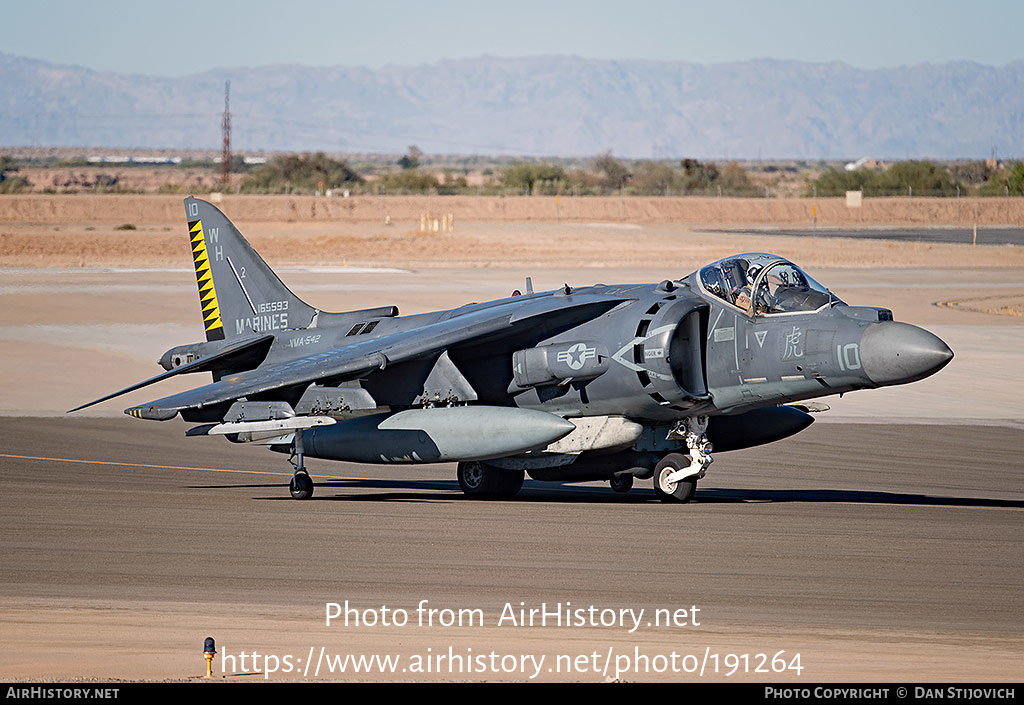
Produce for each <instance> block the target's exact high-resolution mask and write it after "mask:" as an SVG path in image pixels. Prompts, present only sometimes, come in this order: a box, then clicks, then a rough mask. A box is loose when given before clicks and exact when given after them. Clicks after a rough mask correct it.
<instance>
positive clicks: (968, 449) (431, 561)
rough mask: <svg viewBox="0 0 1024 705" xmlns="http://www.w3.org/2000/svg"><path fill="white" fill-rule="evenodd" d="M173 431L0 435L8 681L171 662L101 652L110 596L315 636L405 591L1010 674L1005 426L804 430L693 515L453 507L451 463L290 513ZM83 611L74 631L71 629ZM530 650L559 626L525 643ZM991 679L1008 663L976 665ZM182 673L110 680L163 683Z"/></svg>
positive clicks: (1014, 648) (611, 506)
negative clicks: (693, 616)
mask: <svg viewBox="0 0 1024 705" xmlns="http://www.w3.org/2000/svg"><path fill="white" fill-rule="evenodd" d="M183 430H184V425H182V424H180V423H176V422H170V423H166V424H157V423H152V422H138V421H134V420H131V419H127V418H125V419H108V418H75V419H54V418H47V419H43V418H16V417H6V418H0V437H2V438H3V439H4V443H3V448H2V454H0V537H2V555H3V570H2V571H0V600H2V605H3V606H4V607H5V609H3V610H0V621H2V622H4V624H3V627H4V630H5V631H6V633H7V635H8V636H7V639H15V638H20V639H25V640H26V642H27V643H29V644H30V645H33V648H34V650H33V648H28V647H26V649H25V650H24V654H27V655H25V656H24V659H25V660H24V661H23V662H15V661H11V660H10V658H13V657H9V658H8V659H7V664H6V668H5V664H4V661H3V660H0V674H2V675H3V676H4V677H6V678H8V679H9V678H11V677H15V676H21V675H24V674H26V673H28V674H29V677H31V674H32V673H35V674H36V675H37V676H38V675H49V676H56V677H64V678H67V677H73V676H78V675H82V674H99V675H101V676H102V675H104V674H105V675H106V676H107V677H110V675H111V674H110V673H109V672H104V671H103V670H102V668H103V667H101V666H99V665H96V664H98V663H101V662H103V661H105V660H107V657H106V656H104V653H106V650H107V649H109V648H111V644H110V642H109V639H121V640H129V641H132V640H134V641H133V647H132V648H134V649H136V650H138V652H139V653H140V654H145V653H149V652H157V653H158V652H160V650H161V649H165V650H171V651H172V652H173V651H175V650H176V652H181V651H183V650H185V651H187V649H186V648H185V647H184V646H183V645H182V644H180V643H177V640H178V639H179V638H180V634H178V633H177V632H175V625H169V624H163V623H156V622H154V623H153V625H148V626H147V627H146V628H145V630H143V631H138V630H137V629H136V631H137V632H138V633H136V632H132V631H131V629H132V628H136V627H137V626H138V625H137V624H136V621H132V622H131V625H132V627H131V628H130V627H129V626H127V625H126V626H125V627H124V628H123V629H122V630H121V631H118V630H117V629H113V627H111V629H113V631H112V632H111V634H113V635H116V636H110V637H104V640H103V641H101V642H97V643H94V642H93V641H90V639H91V638H92V635H93V634H95V633H101V632H97V631H96V630H97V629H99V627H97V626H96V624H93V622H92V621H91V620H94V619H99V620H100V622H103V620H104V619H106V617H102V618H101V617H95V616H94V612H96V609H98V608H95V605H105V606H107V607H109V605H110V604H111V603H113V604H115V605H120V606H121V607H117V608H115V609H113V610H112V612H111V614H115V615H116V614H120V613H122V612H123V611H124V609H125V608H124V605H131V606H133V607H132V608H131V609H132V610H136V611H141V612H146V611H147V610H151V609H152V610H157V609H158V606H160V605H165V604H168V603H176V604H185V605H188V607H187V608H186V609H185V611H188V612H193V613H196V614H205V613H204V611H203V610H204V608H203V607H202V606H203V605H212V604H217V605H221V608H219V611H218V615H219V618H221V619H223V617H224V615H223V613H224V608H223V606H224V605H228V606H234V607H231V608H229V609H228V610H227V611H228V612H229V613H231V611H232V610H233V609H237V610H238V614H245V615H248V616H247V617H246V620H248V621H247V624H249V625H250V626H253V627H254V628H255V626H258V625H259V624H260V620H273V619H275V618H277V617H280V616H281V615H284V614H286V613H287V614H292V613H295V612H298V613H300V614H306V615H307V616H308V617H309V619H308V622H307V626H306V627H303V628H301V629H300V632H302V629H306V630H308V632H309V633H310V634H318V635H319V636H318V637H317V638H320V639H321V640H322V639H323V634H322V632H323V627H322V624H323V610H324V607H323V604H324V603H325V602H328V601H342V600H350V601H352V603H353V604H362V605H365V606H371V605H380V604H389V605H404V606H407V607H410V608H412V607H415V606H416V604H417V603H418V602H419V601H420V600H422V599H427V600H430V602H431V604H434V605H439V606H449V607H455V606H462V605H469V606H472V607H479V608H481V609H483V610H486V611H488V612H493V613H495V614H496V613H497V612H498V611H499V610H500V609H501V607H502V605H503V604H504V603H505V602H512V603H515V604H518V603H519V602H520V601H522V602H525V603H527V604H534V603H539V602H541V601H547V602H548V603H553V602H559V601H571V602H572V603H573V604H576V605H585V604H595V605H603V606H607V607H651V608H654V607H668V606H673V605H675V606H686V607H689V606H690V605H700V606H701V610H702V613H703V616H704V620H705V621H704V624H705V625H708V627H707V628H708V629H710V630H712V631H713V632H715V633H717V634H719V636H721V635H723V634H732V637H730V638H732V639H733V640H742V639H744V638H748V636H749V638H750V639H754V638H755V637H754V635H756V634H760V635H761V637H762V638H767V637H765V636H764V635H766V634H767V635H771V636H770V638H771V639H774V640H775V641H776V642H786V640H787V639H795V638H797V637H795V636H793V635H796V634H806V633H807V631H808V630H810V631H812V632H815V630H816V633H820V634H833V635H834V634H836V633H838V634H840V635H841V636H834V637H829V638H836V639H839V642H838V643H832V644H831V645H830V646H829V647H828V649H829V651H828V656H827V658H826V657H825V656H821V657H820V658H819V659H818V664H817V665H818V666H819V670H818V671H817V676H814V675H810V679H811V680H817V679H821V678H822V677H823V675H824V676H825V677H827V676H829V675H831V676H832V677H837V678H845V679H867V680H878V679H880V678H882V677H884V676H885V674H886V673H888V672H889V670H887V669H892V668H893V664H892V663H887V661H889V662H891V660H892V658H893V657H892V654H893V653H903V651H901V650H903V649H906V648H914V649H917V650H918V651H919V652H921V653H922V654H924V653H931V652H929V649H930V648H931V646H929V644H932V645H934V644H937V643H940V642H942V643H946V645H947V647H948V648H947V650H948V653H945V652H944V653H945V655H935V656H934V657H928V658H930V659H932V660H928V658H925V657H924V656H919V658H925V661H924V662H923V665H921V666H920V669H919V671H917V673H918V677H927V674H929V673H932V672H933V671H934V673H933V675H934V676H935V678H936V679H939V680H950V679H958V678H962V679H971V678H972V677H978V676H979V675H980V676H981V677H982V679H991V678H998V677H999V676H1000V674H1002V675H1004V676H1005V679H1008V680H1020V678H1021V677H1022V676H1024V670H1022V667H1021V665H1020V664H1021V663H1024V660H1022V659H1021V655H1024V620H1022V618H1021V616H1022V615H1024V592H1022V591H1021V589H1020V583H1021V577H1022V572H1021V566H1022V565H1024V560H1022V559H1024V522H1022V518H1024V514H1022V509H1024V476H1022V473H1021V469H1022V468H1021V455H1020V431H1019V429H1014V428H1007V427H1001V426H953V425H950V426H940V425H913V424H893V425H879V424H864V425H856V424H849V425H847V424H840V423H829V424H820V423H819V424H815V425H813V426H812V427H811V428H809V429H808V430H807V431H805V432H803V433H802V434H800V435H799V436H797V437H794V438H791V439H787V440H785V441H781V442H778V443H775V444H772V445H769V446H764V447H761V448H756V449H751V450H746V451H739V452H734V453H722V454H718V455H717V456H716V462H715V464H714V465H713V466H712V467H711V469H710V470H709V475H708V478H707V479H706V480H705V481H703V482H702V484H701V485H700V486H699V487H698V490H697V494H696V501H695V502H694V503H692V504H689V505H666V504H662V503H660V502H657V501H656V500H655V498H654V494H653V491H652V490H651V489H650V486H649V482H648V481H639V482H638V484H637V486H636V487H634V489H633V491H632V492H630V493H629V494H627V495H618V494H615V493H613V492H611V491H610V490H609V489H608V488H607V486H606V485H601V484H600V483H587V484H582V485H571V484H549V483H538V482H533V481H530V480H527V482H526V484H525V485H524V489H523V491H522V493H521V494H520V495H519V496H518V497H517V498H515V499H513V500H507V501H478V500H469V499H466V498H464V497H463V495H462V494H461V493H460V491H459V489H458V485H457V483H456V481H455V478H454V475H455V469H454V466H453V465H439V466H417V467H407V468H393V467H392V468H388V467H377V466H364V465H351V464H343V463H330V462H327V461H318V460H311V461H309V462H310V470H311V473H312V474H313V477H314V480H315V481H316V482H317V488H316V494H315V497H314V498H313V499H312V500H311V501H307V502H297V501H294V500H291V499H290V498H289V497H288V494H287V487H286V483H287V479H288V474H289V473H288V472H287V465H286V458H285V456H283V455H278V454H276V453H271V452H269V451H266V450H264V449H262V448H254V447H249V446H234V445H231V444H229V443H226V442H224V441H223V440H221V439H208V438H207V439H192V438H189V439H186V438H184V437H183V435H182V434H183ZM90 605H92V606H93V607H89V606H90ZM243 606H244V608H243ZM58 608H59V609H58ZM54 609H56V610H57V612H53V610H54ZM76 609H77V610H85V611H86V612H88V614H89V616H88V618H86V617H81V615H79V616H80V617H81V619H79V620H78V621H76V619H72V618H69V617H67V611H68V610H71V611H72V612H73V611H74V610H76ZM61 610H63V611H61ZM89 610H93V611H92V612H90V611H89ZM51 612H53V614H54V615H64V616H52V617H51V616H46V615H50V614H51ZM28 614H33V615H36V617H37V621H36V622H32V620H30V619H28V617H27V616H26V615H28ZM104 614H106V613H104ZM39 615H43V616H39ZM253 615H255V616H253ZM111 619H114V618H113V617H111ZM211 619H212V617H211ZM51 620H56V621H61V622H62V625H61V626H58V625H55V624H51ZM82 620H85V621H84V622H83V621H82ZM115 621H116V620H115ZM172 621H173V620H172ZM179 621H180V620H179ZM64 622H66V623H64ZM104 623H105V622H104ZM69 624H70V625H72V626H68V625H69ZM268 624H269V622H268ZM74 625H77V627H75V626H74ZM83 625H84V626H83ZM154 625H155V626H154ZM161 625H162V626H161ZM107 626H110V625H109V624H108V625H107ZM62 629H63V630H64V631H67V630H68V629H71V630H72V633H75V632H74V630H75V629H80V630H83V633H81V634H78V635H77V636H74V637H67V638H68V639H75V641H69V644H71V645H69V646H67V651H68V652H69V653H71V652H75V649H78V651H80V652H81V653H79V654H78V655H77V656H75V657H74V658H72V659H71V660H70V661H69V662H67V663H65V664H64V665H63V666H59V667H56V666H55V667H54V668H56V669H57V670H53V669H51V670H45V669H43V670H38V668H39V663H40V662H41V661H42V662H45V660H46V658H47V654H48V653H50V651H54V650H53V648H52V646H50V645H49V644H50V643H51V642H48V641H47V638H49V637H46V638H44V636H43V635H44V634H46V635H49V634H52V633H60V634H64V631H61V630H62ZM224 629H225V628H222V631H223V630H224ZM268 629H269V627H268ZM837 630H838V631H837ZM271 631H273V630H271ZM129 633H132V634H135V636H131V637H129V636H127V635H128V634H129ZM302 633H303V634H304V633H305V632H302ZM15 634H17V635H19V636H15ZM279 634H280V632H279V631H277V632H275V638H280V637H279ZM858 634H859V635H861V636H855V635H858ZM865 634H866V635H869V636H867V637H865V636H863V635H865ZM908 635H910V636H908ZM300 636H301V635H300ZM545 637H547V638H549V639H550V638H554V633H547V632H538V631H534V632H530V633H529V639H528V641H529V640H534V641H536V640H540V641H541V642H543V640H544V638H545ZM188 638H193V637H192V634H191V632H190V633H189V637H188ZM195 638H198V639H199V640H200V642H199V643H201V635H200V634H199V633H198V631H197V632H196V637H195ZM636 638H637V639H641V637H639V636H638V637H636ZM722 638H724V637H722ZM53 639H58V637H57V636H53ZM5 640H6V639H5ZM299 640H300V641H301V638H300V639H299ZM908 640H909V642H919V643H918V645H917V646H912V645H910V643H908ZM172 642H173V643H172ZM641 643H643V642H641ZM8 646H10V643H8ZM191 646H192V645H191V644H190V645H189V647H190V648H191ZM547 646H548V647H550V646H551V644H550V643H548V644H547ZM378 647H379V644H378ZM737 648H738V647H737ZM48 649H49V650H50V651H48ZM967 652H970V655H969V656H968V655H967ZM76 653H77V652H76ZM51 656H52V657H53V658H57V662H58V663H59V661H60V660H59V658H58V657H57V656H56V655H54V654H51ZM190 658H191V660H195V658H194V655H190ZM1000 658H1001V659H1002V660H999V659H1000ZM76 659H77V660H76ZM90 659H92V660H90ZM94 661H95V663H94ZM811 661H812V662H813V661H814V659H811ZM172 662H174V660H173V659H170V660H168V661H166V662H165V663H172ZM825 662H831V663H833V666H835V667H834V668H833V669H832V670H828V669H825V670H821V668H823V665H822V664H824V663H825ZM81 663H86V666H82V665H80V664H81ZM1006 663H1009V664H1016V666H1015V667H1014V666H1012V665H1011V666H1010V667H1009V668H1010V670H1009V672H1005V664H1006ZM26 664H28V666H26ZM76 664H79V665H76ZM89 664H91V665H89ZM984 664H989V667H991V668H996V667H997V666H998V667H1000V668H1003V669H1004V670H1000V671H998V672H995V673H993V672H991V671H989V672H984V673H979V672H978V671H976V670H973V669H977V668H982V667H984ZM1000 664H1003V665H1002V666H1000ZM176 667H177V666H174V667H172V666H167V665H164V666H157V665H153V664H149V665H147V666H145V667H143V666H141V665H140V666H139V670H138V671H131V670H130V669H129V672H128V673H127V677H129V678H132V677H141V676H140V674H145V675H147V676H152V677H160V678H168V677H175V673H176V671H175V670H174V668H176ZM32 668H36V669H37V670H36V671H32ZM61 668H63V669H64V670H60V669H61ZM161 668H164V669H170V671H167V670H161ZM1014 668H1015V669H1016V670H1015V672H1014ZM12 669H17V672H16V673H15V672H12ZM851 669H852V670H851ZM943 669H944V670H943ZM810 673H815V671H813V670H812V671H811V672H810ZM897 673H901V672H899V671H897ZM122 675H124V674H122Z"/></svg>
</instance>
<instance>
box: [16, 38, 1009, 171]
mask: <svg viewBox="0 0 1024 705" xmlns="http://www.w3.org/2000/svg"><path fill="white" fill-rule="evenodd" d="M225 81H230V82H231V92H230V107H231V115H232V118H231V119H232V130H233V132H232V138H233V145H234V146H235V148H236V149H243V150H268V151H299V150H324V151H328V152H349V153H367V152H379V153H399V154H400V153H403V152H404V151H405V150H406V147H407V146H408V145H411V144H415V145H417V146H418V147H419V148H420V149H422V150H423V151H424V152H426V153H445V154H491V155H524V156H528V155H534V156H565V157H569V156H592V155H595V154H599V153H603V152H605V151H608V150H611V151H612V153H613V154H614V155H615V156H618V157H624V158H656V159H668V158H679V157H695V158H698V159H723V158H725V159H729V158H731V159H757V158H764V159H844V158H855V157H861V156H872V157H879V158H890V159H892V158H898V159H903V158H908V157H910V158H923V157H934V158H984V157H988V156H990V155H991V154H992V153H993V152H996V154H997V156H1000V157H1004V156H1021V155H1022V154H1024V61H1017V62H1013V63H1010V64H1007V65H1005V66H1002V67H992V66H984V65H981V64H976V63H969V62H956V63H947V64H939V65H935V64H922V65H917V66H904V67H899V68H887V69H871V70H868V69H860V68H855V67H852V66H849V65H847V64H843V63H827V64H816V63H805V62H798V61H782V60H774V59H761V60H754V61H744V62H738V63H723V64H710V65H699V64H690V63H681V62H659V61H643V60H622V61H609V60H598V59H585V58H579V57H574V56H546V57H534V58H497V57H492V56H484V57H480V58H476V59H459V60H445V61H440V62H437V63H433V64H422V65H418V66H386V67H384V68H380V69H370V68H365V67H351V66H334V67H309V66H295V65H275V66H263V67H257V68H226V69H215V70H210V71H205V72H202V73H196V74H192V75H188V76H184V77H180V78H168V77H158V76H144V75H138V74H126V73H113V72H102V71H94V70H91V69H88V68H83V67H80V66H67V65H57V64H52V63H48V62H45V61H40V60H36V59H28V58H23V57H17V56H12V55H8V54H3V53H0V145H6V146H88V147H102V146H107V147H128V148H133V147H134V148H160V149H197V148H218V147H219V146H220V141H221V132H220V129H221V115H222V112H223V110H224V83H225Z"/></svg>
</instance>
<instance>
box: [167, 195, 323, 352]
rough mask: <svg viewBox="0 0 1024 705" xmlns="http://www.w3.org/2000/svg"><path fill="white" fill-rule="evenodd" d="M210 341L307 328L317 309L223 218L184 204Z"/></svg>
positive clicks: (200, 204)
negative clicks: (287, 284)
mask: <svg viewBox="0 0 1024 705" xmlns="http://www.w3.org/2000/svg"><path fill="white" fill-rule="evenodd" d="M185 213H186V216H187V220H188V234H189V238H190V240H191V241H192V259H193V261H194V263H195V268H196V282H197V283H198V285H199V305H200V307H201V308H202V311H203V327H204V328H205V329H206V339H207V340H224V339H228V340H230V339H232V338H237V337H239V336H244V335H249V334H251V333H266V332H269V331H272V330H283V329H285V328H305V327H307V326H309V324H310V323H311V322H312V321H313V317H314V315H315V314H316V310H315V309H314V308H313V307H312V306H309V305H308V304H306V303H305V302H303V301H302V300H301V299H300V298H299V297H297V296H296V295H295V294H293V293H292V292H291V291H289V290H288V287H286V286H285V285H284V284H283V283H281V280H280V279H278V278H277V275H276V274H274V272H273V270H271V269H270V267H268V266H267V263H266V262H264V261H263V260H262V259H261V258H260V256H259V255H258V254H256V250H254V249H252V246H251V245H250V244H249V243H248V242H246V240H245V238H244V237H242V234H241V233H240V232H238V229H237V228H235V226H234V225H232V224H231V221H230V220H228V219H227V216H225V215H224V214H223V213H221V212H220V210H219V209H217V208H216V207H215V206H214V205H212V204H210V203H207V202H206V201H200V200H199V199H197V198H192V197H191V196H189V197H188V198H186V199H185Z"/></svg>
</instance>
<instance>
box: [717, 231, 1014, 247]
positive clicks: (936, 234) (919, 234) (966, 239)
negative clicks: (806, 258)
mask: <svg viewBox="0 0 1024 705" xmlns="http://www.w3.org/2000/svg"><path fill="white" fill-rule="evenodd" d="M711 232H723V233H725V232H728V233H743V234H748V235H793V236H797V237H822V238H837V237H846V238H858V239H869V240H897V241H905V242H941V243H947V244H957V243H959V244H965V245H970V244H972V243H973V242H974V228H973V227H971V228H818V229H817V230H814V229H799V228H797V229H791V228H750V229H746V230H731V229H721V230H712V231H711ZM977 244H979V245H1018V246H1020V245H1024V229H1022V228H1008V227H1007V228H991V227H987V228H986V227H983V228H978V242H977Z"/></svg>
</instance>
